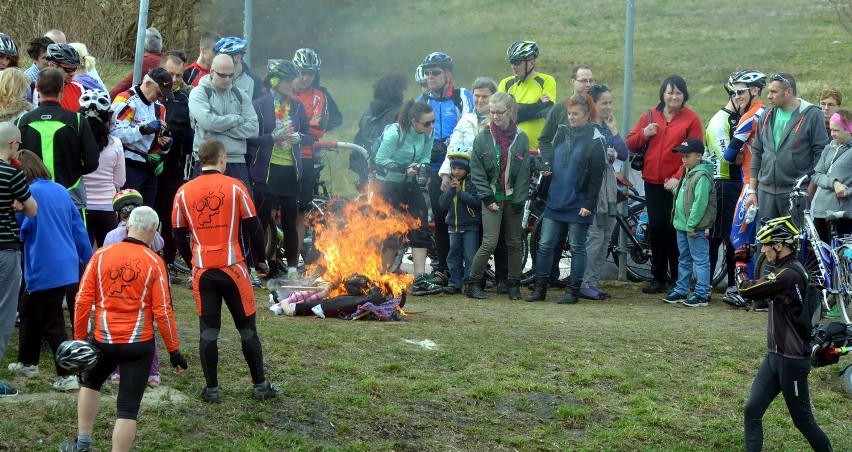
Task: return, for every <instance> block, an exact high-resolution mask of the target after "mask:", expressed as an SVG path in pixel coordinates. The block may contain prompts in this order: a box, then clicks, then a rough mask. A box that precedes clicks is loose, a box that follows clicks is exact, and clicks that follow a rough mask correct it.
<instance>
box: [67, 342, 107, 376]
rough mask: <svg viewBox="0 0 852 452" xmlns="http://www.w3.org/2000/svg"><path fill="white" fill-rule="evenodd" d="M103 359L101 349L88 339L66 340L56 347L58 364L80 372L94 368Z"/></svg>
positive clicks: (72, 371)
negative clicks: (87, 340)
mask: <svg viewBox="0 0 852 452" xmlns="http://www.w3.org/2000/svg"><path fill="white" fill-rule="evenodd" d="M100 359H101V351H100V350H98V348H97V347H95V346H94V345H92V344H90V343H88V342H86V341H65V342H63V343H61V344H59V348H57V349H56V364H57V365H58V366H59V367H61V368H63V369H65V370H67V371H69V372H71V373H73V374H79V373H82V372H86V371H89V370H92V368H93V367H95V365H96V364H97V363H98V361H99V360H100Z"/></svg>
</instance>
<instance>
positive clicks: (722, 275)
mask: <svg viewBox="0 0 852 452" xmlns="http://www.w3.org/2000/svg"><path fill="white" fill-rule="evenodd" d="M729 246H731V245H730V244H729V243H728V241H727V240H725V241H723V242H722V245H721V246H720V247H719V251H718V257H717V258H716V272H715V273H713V274H712V275H711V277H712V284H711V288H712V287H716V286H718V285H719V284H722V283H723V282H725V283H727V279H728V263H727V262H725V253H726V252H727V249H728V247H729Z"/></svg>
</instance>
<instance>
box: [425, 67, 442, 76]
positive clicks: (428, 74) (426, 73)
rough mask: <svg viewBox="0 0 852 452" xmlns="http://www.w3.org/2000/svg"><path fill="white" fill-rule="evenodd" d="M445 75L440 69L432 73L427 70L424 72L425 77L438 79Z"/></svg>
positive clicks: (433, 70)
mask: <svg viewBox="0 0 852 452" xmlns="http://www.w3.org/2000/svg"><path fill="white" fill-rule="evenodd" d="M443 73H444V71H442V70H440V69H432V70H431V71H430V70H428V69H427V70H424V71H423V75H425V76H427V77H428V76H430V75H431V76H433V77H437V76H439V75H441V74H443Z"/></svg>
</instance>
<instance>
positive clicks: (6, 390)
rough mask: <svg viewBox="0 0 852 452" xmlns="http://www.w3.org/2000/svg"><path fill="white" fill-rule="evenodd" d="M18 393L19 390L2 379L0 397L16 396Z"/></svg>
mask: <svg viewBox="0 0 852 452" xmlns="http://www.w3.org/2000/svg"><path fill="white" fill-rule="evenodd" d="M16 395H18V390H17V389H15V388H13V387H11V386H7V385H6V383H3V382H2V381H0V397H15V396H16Z"/></svg>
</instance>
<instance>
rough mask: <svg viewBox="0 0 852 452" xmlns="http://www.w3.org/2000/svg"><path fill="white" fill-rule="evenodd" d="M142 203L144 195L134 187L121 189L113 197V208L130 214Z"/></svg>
mask: <svg viewBox="0 0 852 452" xmlns="http://www.w3.org/2000/svg"><path fill="white" fill-rule="evenodd" d="M141 205H142V195H140V194H139V192H138V191H136V190H134V189H132V188H127V189H124V190H121V191H119V192H118V193H116V194H115V196H113V197H112V210H114V211H116V212H118V213H121V214H128V213H130V212H131V211H132V210H133V209H135V208H137V207H139V206H141Z"/></svg>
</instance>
